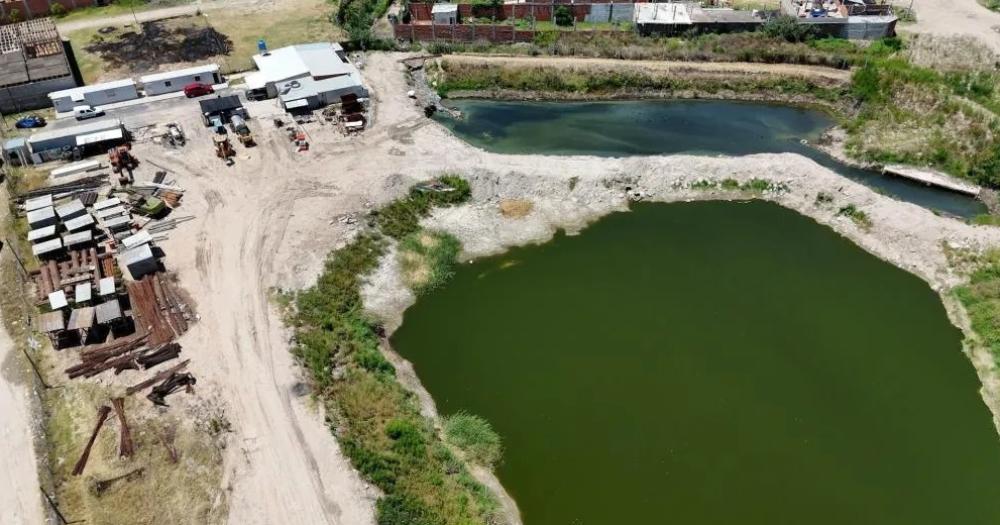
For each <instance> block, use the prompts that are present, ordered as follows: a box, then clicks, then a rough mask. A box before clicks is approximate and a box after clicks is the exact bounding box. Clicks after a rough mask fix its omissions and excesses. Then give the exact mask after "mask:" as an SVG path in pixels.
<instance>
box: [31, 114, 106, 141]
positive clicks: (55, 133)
mask: <svg viewBox="0 0 1000 525" xmlns="http://www.w3.org/2000/svg"><path fill="white" fill-rule="evenodd" d="M121 127H122V122H121V121H120V120H118V119H110V120H98V121H94V122H88V123H86V124H80V125H78V126H69V127H66V128H59V129H54V130H51V131H41V132H38V133H35V134H34V135H32V136H31V138H29V139H28V142H29V143H31V144H38V143H39V142H44V141H46V140H52V139H59V138H63V137H75V136H79V135H86V134H88V133H97V132H98V131H107V130H109V129H115V128H121Z"/></svg>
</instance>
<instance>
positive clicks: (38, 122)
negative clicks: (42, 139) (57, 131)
mask: <svg viewBox="0 0 1000 525" xmlns="http://www.w3.org/2000/svg"><path fill="white" fill-rule="evenodd" d="M45 124H47V122H45V119H44V118H42V117H39V116H38V115H28V116H25V117H21V118H19V119H17V122H15V123H14V127H15V128H19V129H28V128H41V127H43V126H45Z"/></svg>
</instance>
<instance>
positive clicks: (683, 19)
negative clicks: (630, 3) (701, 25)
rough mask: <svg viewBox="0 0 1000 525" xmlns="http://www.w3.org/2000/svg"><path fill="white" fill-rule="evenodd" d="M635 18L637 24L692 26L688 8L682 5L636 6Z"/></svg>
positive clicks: (644, 4) (649, 4)
mask: <svg viewBox="0 0 1000 525" xmlns="http://www.w3.org/2000/svg"><path fill="white" fill-rule="evenodd" d="M633 17H634V20H635V22H636V23H637V24H677V25H690V24H691V15H690V14H689V12H688V6H687V5H685V4H681V3H669V4H659V3H657V4H654V3H648V4H647V3H642V4H635V11H634V14H633Z"/></svg>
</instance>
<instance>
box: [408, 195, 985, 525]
mask: <svg viewBox="0 0 1000 525" xmlns="http://www.w3.org/2000/svg"><path fill="white" fill-rule="evenodd" d="M961 337H962V336H961V333H960V332H959V331H958V330H957V329H955V328H954V327H953V326H951V325H950V324H949V322H948V320H947V318H946V314H945V311H944V308H943V306H942V305H941V303H940V300H939V298H938V297H937V296H936V295H935V294H934V293H933V292H932V291H931V290H930V288H929V287H928V286H927V285H926V284H925V283H924V282H923V281H921V280H919V279H918V278H917V277H915V276H913V275H911V274H909V273H906V272H904V271H902V270H900V269H897V268H895V267H893V266H891V265H889V264H887V263H884V262H882V261H880V260H878V259H876V258H875V257H873V256H871V255H869V254H868V253H866V252H864V251H862V250H861V249H860V248H858V247H857V246H855V245H853V244H852V243H851V242H850V241H848V240H846V239H844V238H842V237H840V236H838V235H837V234H836V233H834V232H833V231H832V230H830V229H828V228H826V227H823V226H821V225H818V224H817V223H815V222H814V221H812V220H811V219H809V218H806V217H803V216H800V215H798V214H796V213H794V212H792V211H789V210H786V209H784V208H781V207H779V206H777V205H775V204H770V203H765V202H751V203H727V202H703V203H679V204H641V205H637V206H635V207H634V208H633V211H632V212H628V213H617V214H613V215H611V216H609V217H606V218H604V219H602V220H601V221H599V222H597V223H596V224H594V225H592V226H590V227H589V228H587V229H586V230H584V231H583V232H582V234H580V235H578V236H565V235H559V236H557V237H556V238H555V239H554V240H553V241H551V242H549V243H546V244H544V245H540V246H530V247H523V248H518V249H514V250H511V251H510V252H508V253H507V254H505V255H503V256H498V257H493V258H487V259H482V260H478V261H475V262H474V263H471V264H464V265H461V266H460V268H458V269H457V273H456V275H455V276H454V278H453V279H452V280H451V281H449V283H448V284H447V285H445V286H444V287H443V288H440V289H438V290H436V291H433V292H431V293H429V294H428V295H427V296H425V297H422V298H421V299H420V300H419V301H418V302H417V304H416V305H415V306H413V307H412V308H410V309H409V310H408V311H407V312H406V314H405V319H404V323H403V325H402V327H401V328H400V329H399V330H398V331H397V332H396V333H395V335H394V336H393V340H392V343H393V345H394V347H395V348H396V349H397V350H398V351H399V352H400V353H401V354H402V355H403V356H404V357H406V358H407V359H409V360H411V361H412V362H413V364H414V366H415V367H416V371H417V374H418V375H419V377H420V379H421V380H422V381H423V383H424V385H426V387H427V389H428V390H429V391H430V393H431V394H432V395H433V396H434V398H435V400H436V402H437V404H438V408H439V410H440V411H441V413H442V414H450V413H455V412H457V411H462V410H465V411H469V412H472V413H476V414H479V415H482V416H484V417H485V418H487V419H488V420H489V421H490V422H492V424H493V425H494V427H495V428H496V430H497V431H498V432H499V433H500V435H501V436H502V437H503V439H504V443H505V449H506V450H505V455H504V460H503V463H502V465H500V466H499V468H498V469H497V473H498V475H499V477H500V480H501V481H502V482H503V484H504V486H505V487H506V488H507V490H508V491H509V492H510V493H511V494H512V495H513V497H514V498H515V499H516V500H517V503H518V505H519V506H520V508H521V511H522V513H523V517H524V520H525V523H526V524H527V525H550V524H551V525H563V524H566V525H623V524H653V523H657V524H658V523H681V524H686V525H687V524H695V525H700V524H705V525H717V524H762V525H765V524H766V525H775V524H811V525H825V524H830V525H844V524H901V525H902V524H905V525H920V524H928V525H942V524H963V525H966V524H967V525H971V524H984V525H985V524H993V525H995V524H998V523H1000V440H998V438H997V435H996V432H995V431H994V428H993V425H992V421H991V418H990V414H989V412H988V410H987V408H986V407H985V405H984V404H983V402H982V400H981V399H980V397H979V394H978V389H979V382H978V379H977V377H976V375H975V372H974V370H973V367H972V365H971V364H970V362H969V360H968V359H967V358H966V357H965V356H964V355H963V354H962V352H961V345H960V341H961Z"/></svg>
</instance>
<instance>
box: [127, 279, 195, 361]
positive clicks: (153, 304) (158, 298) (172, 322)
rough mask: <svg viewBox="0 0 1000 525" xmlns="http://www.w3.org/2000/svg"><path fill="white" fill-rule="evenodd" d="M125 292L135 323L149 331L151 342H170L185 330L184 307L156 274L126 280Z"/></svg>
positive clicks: (169, 286)
mask: <svg viewBox="0 0 1000 525" xmlns="http://www.w3.org/2000/svg"><path fill="white" fill-rule="evenodd" d="M128 295H129V300H130V301H131V302H132V313H133V315H134V316H135V320H136V326H137V327H141V329H142V330H144V331H145V332H146V333H148V334H149V343H150V344H153V345H158V344H163V343H167V342H170V341H172V340H173V339H174V338H175V337H179V336H180V335H181V334H183V333H184V332H186V331H187V329H188V321H187V318H186V317H185V314H184V310H186V306H185V305H184V304H183V302H182V301H181V300H180V298H179V296H178V295H177V293H176V292H175V290H174V287H173V285H172V284H170V282H169V281H167V280H165V279H161V278H160V275H159V274H153V275H147V276H145V277H143V278H142V279H141V280H139V281H134V282H132V283H129V285H128Z"/></svg>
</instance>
